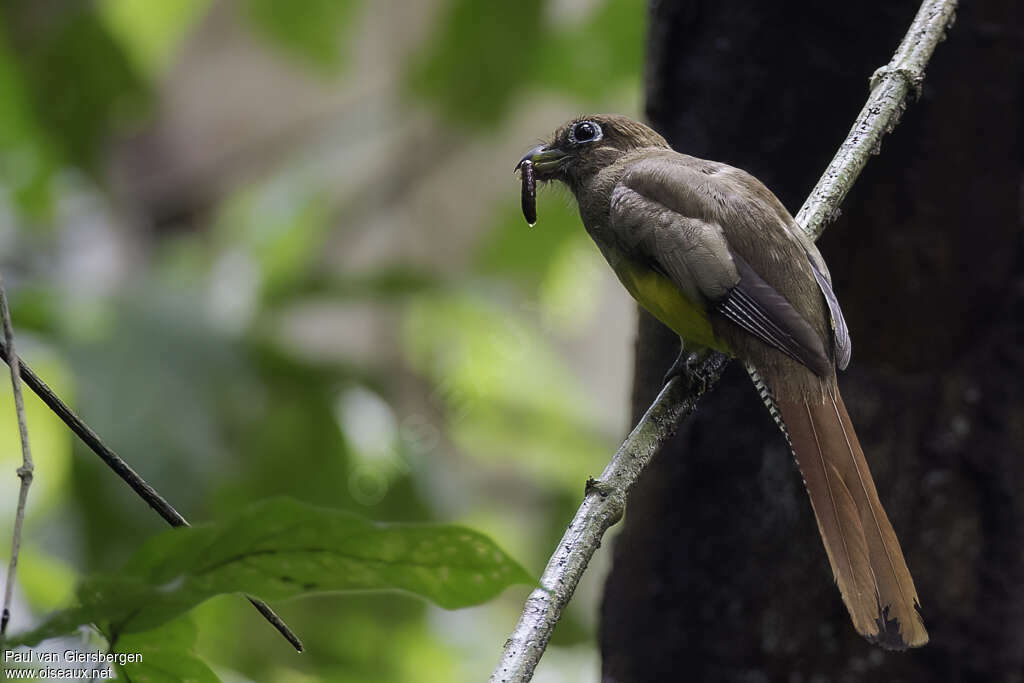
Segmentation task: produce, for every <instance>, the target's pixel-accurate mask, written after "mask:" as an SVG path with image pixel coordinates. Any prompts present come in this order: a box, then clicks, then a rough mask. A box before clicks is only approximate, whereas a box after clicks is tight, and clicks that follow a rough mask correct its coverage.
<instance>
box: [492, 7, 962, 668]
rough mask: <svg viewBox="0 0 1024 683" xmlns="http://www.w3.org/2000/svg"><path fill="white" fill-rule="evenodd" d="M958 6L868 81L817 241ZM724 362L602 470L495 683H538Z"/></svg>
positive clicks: (660, 400)
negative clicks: (574, 608) (646, 482)
mask: <svg viewBox="0 0 1024 683" xmlns="http://www.w3.org/2000/svg"><path fill="white" fill-rule="evenodd" d="M956 5H957V0H925V2H923V3H922V4H921V7H920V9H919V10H918V12H917V16H915V17H914V21H913V22H912V23H911V25H910V28H909V29H908V30H907V33H906V34H905V35H904V37H903V40H902V42H901V43H900V46H899V48H898V49H897V50H896V53H895V54H894V55H893V58H892V60H891V61H890V62H889V64H888V65H886V66H884V67H882V68H880V69H878V70H877V71H876V72H875V73H874V75H873V76H872V77H871V93H870V95H869V97H868V100H867V103H866V104H865V105H864V108H863V109H862V110H861V112H860V114H859V115H858V116H857V119H856V120H855V122H854V124H853V127H852V128H851V130H850V133H849V134H848V135H847V137H846V139H845V140H844V141H843V144H842V145H841V146H840V147H839V151H838V152H837V153H836V156H835V158H834V159H833V160H832V162H831V163H830V164H829V166H828V168H827V169H826V170H825V173H824V174H823V175H822V177H821V179H820V180H819V181H818V184H817V185H815V187H814V189H813V190H812V191H811V194H810V195H809V196H808V198H807V200H806V201H805V202H804V205H803V207H802V208H801V209H800V212H799V213H798V214H797V217H796V220H797V222H798V223H799V224H800V225H801V226H802V227H803V229H804V230H805V231H806V232H807V234H809V235H810V236H811V237H812V238H813V239H817V238H818V237H820V236H821V234H822V232H824V230H825V228H826V227H827V226H828V224H829V223H831V222H832V221H833V220H834V219H835V218H836V216H838V213H839V205H840V204H841V203H842V201H843V199H844V198H845V197H846V194H847V193H848V192H849V190H850V188H851V187H853V184H854V182H855V181H856V180H857V177H858V176H859V175H860V172H861V170H862V169H863V168H864V166H865V164H866V163H867V161H868V159H869V158H870V156H871V155H872V154H877V153H878V152H879V150H880V148H881V141H882V138H883V137H884V136H885V135H886V133H889V132H891V131H892V130H893V128H895V127H896V124H897V123H898V122H899V118H900V115H901V114H902V113H903V110H904V109H906V107H907V104H908V99H909V95H910V93H911V92H914V94H915V95H916V94H917V93H919V92H920V88H921V84H922V82H923V81H924V69H925V66H927V64H928V61H929V60H930V59H931V56H932V53H933V52H934V51H935V48H936V46H937V45H938V44H939V42H940V41H941V40H943V38H944V37H945V34H946V30H947V29H948V28H949V27H950V26H951V25H952V23H953V19H954V13H955V10H956ZM727 360H728V359H727V358H726V357H725V356H723V355H721V354H712V355H711V356H710V357H709V358H708V359H707V360H706V361H705V362H704V363H703V364H702V366H701V367H700V368H699V369H698V371H697V374H698V375H699V376H700V377H702V378H704V380H705V381H703V382H698V383H696V385H697V386H695V387H692V388H691V389H690V390H689V391H687V389H686V388H685V387H684V386H682V385H683V382H682V381H681V380H680V379H679V378H674V379H673V380H672V381H670V382H669V383H668V384H667V385H665V387H664V388H663V389H662V390H661V393H660V394H658V397H657V398H656V399H655V400H654V403H652V404H651V407H650V408H648V410H647V413H645V414H644V416H643V417H642V418H641V419H640V422H639V423H638V424H637V426H636V428H634V429H633V431H632V432H631V433H630V435H629V436H628V437H626V440H625V442H623V444H622V446H621V447H620V448H619V450H618V452H616V454H615V456H614V457H613V458H612V460H611V462H609V463H608V466H607V467H605V470H604V472H603V473H602V474H601V480H600V481H596V482H595V481H593V480H591V481H590V482H588V484H587V492H586V495H585V496H584V499H583V503H582V504H581V505H580V507H579V510H577V512H576V516H575V517H574V518H573V520H572V522H570V523H569V526H568V528H567V529H566V531H565V535H564V536H562V540H561V541H560V542H559V544H558V547H557V548H556V549H555V552H554V554H553V555H552V556H551V559H550V561H549V562H548V566H547V568H546V569H545V570H544V574H543V575H542V576H541V580H540V584H541V588H538V589H536V590H534V591H533V592H532V593H531V594H530V596H529V598H527V600H526V605H525V607H524V608H523V612H522V614H521V615H520V617H519V621H518V623H517V624H516V627H515V630H514V631H513V632H512V635H511V636H510V637H509V639H508V640H507V641H506V642H505V647H504V651H503V653H502V657H501V661H500V662H499V663H498V666H497V668H496V669H495V670H494V673H493V674H491V679H490V680H491V683H526V682H527V681H529V680H531V679H532V678H533V672H534V669H535V668H536V667H537V664H538V663H539V662H540V658H541V657H542V656H543V655H544V650H545V649H546V648H547V644H548V640H549V639H550V638H551V633H552V631H554V628H555V625H556V624H557V623H558V620H559V618H560V617H561V614H562V610H563V609H564V608H565V606H566V605H567V604H569V600H570V599H571V598H572V595H573V593H574V592H575V590H576V586H577V584H578V583H579V580H580V577H581V576H582V575H583V572H584V571H585V570H586V568H587V564H588V563H589V562H590V558H591V557H592V556H593V555H594V552H595V551H596V550H597V548H598V547H599V546H600V544H601V538H602V537H603V536H604V532H605V531H606V530H607V529H608V527H610V526H612V525H613V524H615V523H616V522H617V521H618V520H619V519H620V518H621V517H622V514H623V512H624V510H625V505H626V497H627V495H628V493H629V491H630V489H631V488H632V487H633V484H635V483H636V481H637V479H638V478H639V476H640V473H641V472H642V471H643V469H644V467H646V465H647V463H649V462H650V461H651V460H652V459H653V458H654V456H655V455H656V454H657V453H658V451H659V450H660V449H661V446H662V445H663V444H664V443H665V442H666V441H667V440H668V439H669V438H671V436H672V435H673V434H674V433H675V431H676V429H677V428H678V427H679V424H680V423H681V422H682V420H683V419H684V418H686V417H687V416H689V415H690V413H692V412H693V410H694V408H695V407H696V404H697V400H698V398H699V397H700V396H701V394H703V393H704V391H705V390H707V389H710V388H711V387H712V386H713V385H714V384H715V383H716V382H717V381H718V377H719V375H720V374H721V370H722V368H723V367H724V365H725V363H726V362H727Z"/></svg>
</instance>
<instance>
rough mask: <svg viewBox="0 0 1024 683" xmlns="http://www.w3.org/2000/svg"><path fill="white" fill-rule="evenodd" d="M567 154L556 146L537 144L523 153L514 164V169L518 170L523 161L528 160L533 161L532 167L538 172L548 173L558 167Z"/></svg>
mask: <svg viewBox="0 0 1024 683" xmlns="http://www.w3.org/2000/svg"><path fill="white" fill-rule="evenodd" d="M567 156H568V155H567V154H566V153H565V152H563V151H562V150H560V149H558V148H557V147H545V146H544V145H537V146H536V147H534V148H533V149H531V150H530V151H529V152H527V153H526V154H524V155H523V158H522V159H520V160H519V163H518V164H516V168H515V170H517V171H518V170H519V169H520V168H522V166H523V164H524V163H525V162H527V161H529V162H531V163H533V167H534V169H535V170H536V171H537V172H538V173H542V174H543V173H549V172H551V171H554V170H556V169H558V167H559V166H560V165H561V164H562V161H563V160H564V159H565V158H566V157H567Z"/></svg>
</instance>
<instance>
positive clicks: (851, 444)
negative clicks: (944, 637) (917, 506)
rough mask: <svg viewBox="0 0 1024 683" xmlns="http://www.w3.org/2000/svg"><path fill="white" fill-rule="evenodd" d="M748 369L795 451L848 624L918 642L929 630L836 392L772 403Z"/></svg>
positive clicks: (895, 640)
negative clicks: (822, 395)
mask: <svg viewBox="0 0 1024 683" xmlns="http://www.w3.org/2000/svg"><path fill="white" fill-rule="evenodd" d="M748 371H749V372H750V374H751V377H752V379H753V380H754V383H755V384H756V385H757V386H758V389H759V390H760V392H761V396H762V398H763V399H765V403H766V404H767V405H768V407H769V410H771V411H772V415H773V416H774V417H775V419H776V422H778V423H779V426H780V428H782V430H783V432H784V433H786V435H787V438H788V440H789V443H790V447H791V448H792V450H793V454H794V455H795V456H796V460H797V464H798V465H799V466H800V472H801V473H802V474H803V479H804V484H805V485H806V487H807V493H808V494H810V497H811V505H812V507H813V508H814V516H815V517H816V518H817V520H818V530H819V531H820V532H821V538H822V541H823V542H824V544H825V551H826V552H827V553H828V561H829V564H831V565H832V573H833V574H834V575H835V579H836V584H837V585H838V586H839V592H840V594H841V595H842V597H843V602H844V603H846V608H847V609H848V610H849V612H850V617H851V618H852V620H853V625H854V628H856V629H857V631H858V632H859V633H860V634H861V635H863V636H864V637H865V638H867V639H868V640H870V641H872V642H875V643H877V644H879V645H881V646H882V647H885V648H888V649H891V650H903V649H906V648H908V647H919V646H921V645H924V644H925V643H927V642H928V632H927V631H926V630H925V628H924V623H923V621H922V620H921V615H920V612H919V607H920V605H919V603H918V599H917V591H916V590H915V589H914V580H913V579H912V578H911V577H910V570H909V569H907V564H906V562H905V561H904V559H903V551H902V550H901V549H900V544H899V541H898V540H897V539H896V533H895V532H894V531H893V529H892V524H890V523H889V518H888V517H887V516H886V514H885V510H884V509H882V504H881V502H879V500H878V493H877V492H876V491H875V483H874V481H872V479H871V472H870V471H869V470H868V465H867V461H865V459H864V452H863V451H862V450H861V447H860V442H859V441H858V440H857V435H856V434H855V433H854V431H853V425H852V424H851V423H850V416H849V415H848V414H847V413H846V406H845V405H843V398H842V396H840V394H839V389H838V388H837V387H835V386H834V385H833V386H832V387H828V388H826V389H825V391H824V401H821V400H819V399H817V398H816V397H813V398H810V399H797V400H778V401H776V400H774V399H773V398H772V395H771V390H770V387H768V386H767V385H766V384H765V382H764V381H763V380H762V378H761V377H760V376H759V375H758V374H757V372H756V371H754V370H753V369H752V368H748Z"/></svg>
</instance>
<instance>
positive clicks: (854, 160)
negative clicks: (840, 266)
mask: <svg viewBox="0 0 1024 683" xmlns="http://www.w3.org/2000/svg"><path fill="white" fill-rule="evenodd" d="M956 5H957V0H925V2H923V3H921V8H920V9H919V10H918V11H917V16H915V17H914V21H913V22H912V23H911V24H910V28H909V29H907V33H906V35H904V36H903V40H902V41H901V42H900V46H899V47H898V48H897V49H896V53H895V54H894V55H893V56H892V59H891V60H889V63H888V64H887V65H885V66H883V67H881V68H879V69H877V70H876V71H875V73H874V74H872V76H871V94H870V96H868V101H867V102H866V103H865V104H864V107H863V108H862V109H861V110H860V114H858V115H857V119H856V120H855V121H854V123H853V127H852V128H850V132H849V133H848V134H847V136H846V139H845V140H843V144H841V145H840V146H839V151H838V152H836V155H835V157H834V158H833V159H832V162H831V163H830V164H829V165H828V168H826V169H825V172H824V173H823V174H822V176H821V178H820V179H819V180H818V184H817V185H815V186H814V189H813V190H811V194H810V195H808V197H807V200H806V201H804V205H803V206H802V207H800V212H799V213H798V214H797V215H796V222H797V223H799V224H800V225H802V226H803V228H804V231H806V232H807V234H808V235H810V236H811V239H814V240H817V239H818V238H819V237H821V233H823V232H825V228H826V227H828V225H829V224H830V223H831V222H832V221H834V220H835V219H836V218H838V217H839V205H840V204H842V203H843V200H844V199H845V198H846V193H847V192H849V191H850V188H851V187H853V183H854V182H856V180H857V176H859V175H860V172H861V171H862V170H864V166H865V165H866V164H867V163H868V159H869V158H870V157H871V155H873V154H878V153H879V152H880V151H881V150H882V138H883V137H885V135H886V134H887V133H891V132H892V131H893V129H894V128H895V127H896V124H897V123H899V122H900V116H901V115H902V114H903V111H904V110H905V109H906V108H907V104H908V102H907V100H908V99H909V98H908V95H909V94H910V93H911V92H913V93H914V99H915V100H916V99H917V98H918V97H919V96H920V95H921V86H922V84H923V83H924V69H925V67H926V66H927V65H928V61H929V60H930V59H931V58H932V53H933V52H935V48H936V47H937V46H938V44H939V43H940V42H942V41H943V40H945V38H946V31H947V30H949V29H950V28H952V26H953V22H954V21H955V19H956Z"/></svg>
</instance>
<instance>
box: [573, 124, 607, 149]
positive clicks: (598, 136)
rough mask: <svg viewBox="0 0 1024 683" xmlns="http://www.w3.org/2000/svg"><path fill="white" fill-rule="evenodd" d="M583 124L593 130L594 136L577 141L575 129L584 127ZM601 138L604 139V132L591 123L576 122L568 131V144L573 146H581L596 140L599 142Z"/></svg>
mask: <svg viewBox="0 0 1024 683" xmlns="http://www.w3.org/2000/svg"><path fill="white" fill-rule="evenodd" d="M584 124H586V125H588V126H590V127H592V128H593V129H594V134H593V135H592V136H591V137H589V138H586V139H584V140H577V139H576V129H577V128H579V127H580V126H582V125H584ZM603 137H604V132H603V131H602V130H601V126H599V125H597V124H596V123H594V122H593V121H578V122H576V123H574V124H572V128H570V129H569V142H571V143H572V144H574V145H582V144H584V143H587V142H597V141H598V140H600V139H601V138H603Z"/></svg>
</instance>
